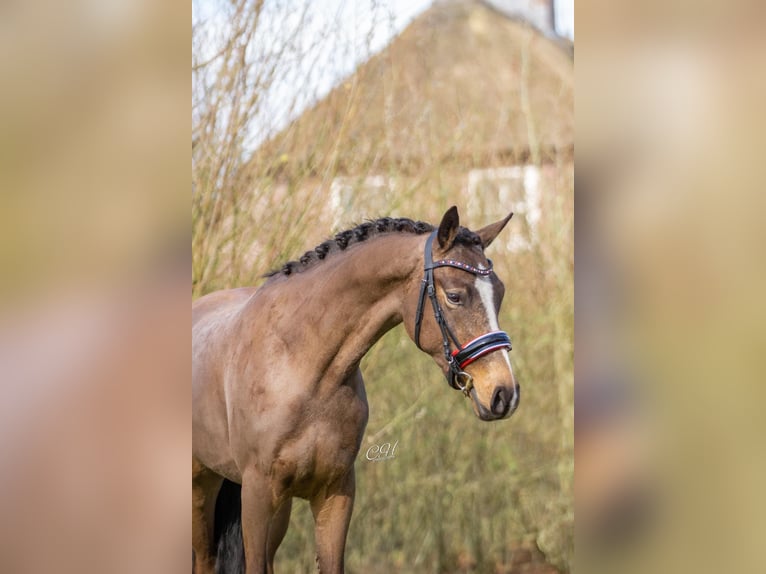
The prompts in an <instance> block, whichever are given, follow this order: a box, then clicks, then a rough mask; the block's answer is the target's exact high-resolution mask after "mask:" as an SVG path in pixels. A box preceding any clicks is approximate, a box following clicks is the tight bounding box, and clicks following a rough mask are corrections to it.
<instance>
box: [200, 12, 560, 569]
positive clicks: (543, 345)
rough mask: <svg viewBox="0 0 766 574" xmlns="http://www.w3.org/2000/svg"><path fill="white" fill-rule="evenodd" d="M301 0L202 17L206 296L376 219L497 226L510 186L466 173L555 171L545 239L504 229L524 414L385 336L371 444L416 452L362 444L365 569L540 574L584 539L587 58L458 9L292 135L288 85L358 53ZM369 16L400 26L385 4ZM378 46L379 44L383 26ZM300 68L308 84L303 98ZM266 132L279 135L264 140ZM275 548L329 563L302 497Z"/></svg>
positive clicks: (373, 65) (407, 41)
mask: <svg viewBox="0 0 766 574" xmlns="http://www.w3.org/2000/svg"><path fill="white" fill-rule="evenodd" d="M297 5H298V3H294V2H289V3H285V4H284V5H283V4H280V3H279V2H274V3H267V7H266V8H264V6H263V5H262V4H261V3H258V2H256V3H253V2H244V1H240V0H234V1H232V2H229V3H226V4H225V5H223V4H222V6H221V10H222V12H221V13H222V14H225V17H223V18H222V20H223V21H225V22H227V23H228V25H227V26H224V27H221V26H211V23H210V21H209V20H207V21H206V20H204V19H201V18H199V17H197V18H196V19H195V21H194V24H193V25H194V46H193V90H194V92H193V93H194V118H193V133H192V181H193V194H192V224H193V239H192V241H193V284H192V293H193V296H195V297H196V296H199V295H201V294H204V293H207V292H209V291H212V290H215V289H220V288H226V287H232V286H238V285H247V284H251V285H252V284H257V283H258V282H259V281H260V275H262V274H263V273H265V272H266V271H268V270H269V269H272V268H274V267H278V266H279V265H281V264H282V263H283V262H285V261H286V260H288V259H294V258H295V257H296V256H298V255H300V254H301V253H302V252H303V251H304V250H305V249H306V248H309V247H313V246H314V245H316V244H317V243H319V242H320V241H321V240H323V239H324V238H326V237H327V236H329V235H331V234H333V233H335V232H337V231H339V230H341V229H344V228H346V227H350V226H351V225H352V224H354V223H357V222H358V221H360V220H362V219H364V218H372V217H377V216H382V215H395V216H405V217H411V218H414V219H422V220H425V221H431V222H436V221H438V218H439V216H440V215H441V214H442V213H443V212H444V210H445V209H446V208H447V207H449V206H450V205H452V204H457V205H458V206H459V207H460V209H461V214H462V215H463V220H464V223H465V224H467V225H468V226H472V227H479V226H481V225H483V224H485V223H487V222H489V221H492V220H494V219H497V218H498V217H499V216H500V215H502V214H504V213H505V211H507V209H509V208H510V207H508V206H506V205H503V204H502V202H499V201H498V191H497V189H496V188H495V187H492V186H491V185H479V186H474V187H472V188H469V184H468V173H469V171H470V170H472V169H486V168H492V167H503V166H509V165H513V164H516V163H519V162H528V163H529V164H531V165H534V166H536V167H538V168H539V170H540V171H539V173H540V183H539V188H540V208H541V209H540V212H541V215H540V219H539V222H538V223H537V226H536V229H537V231H536V235H535V236H534V237H533V238H532V239H531V240H530V245H529V247H528V248H526V249H521V250H518V249H516V250H512V249H509V248H508V247H509V245H511V244H512V243H513V242H512V241H511V242H506V243H503V242H498V244H496V245H493V246H492V248H491V254H490V257H492V259H493V260H494V262H495V266H496V269H497V272H498V274H499V275H500V277H501V278H503V280H504V282H505V283H506V287H507V295H506V300H505V303H504V306H503V309H502V312H501V317H500V323H501V326H502V327H504V328H505V329H506V330H507V331H508V332H509V333H510V335H511V337H512V339H513V342H514V350H513V352H512V360H513V361H514V368H515V371H516V373H517V376H518V378H519V380H520V382H521V384H522V386H523V396H522V404H521V407H520V409H519V411H518V412H517V414H516V415H515V416H514V418H513V420H511V421H504V422H501V423H497V424H483V423H481V422H479V421H478V420H477V419H476V418H475V417H474V415H473V414H472V413H471V412H470V409H469V408H468V405H467V404H466V403H465V401H464V399H462V397H461V396H460V395H459V394H458V393H456V392H454V391H452V390H451V389H449V387H448V386H447V385H446V384H445V382H444V381H443V378H442V377H441V375H440V373H439V371H438V370H437V369H436V368H435V367H434V365H433V363H432V361H431V360H430V359H429V358H428V357H426V356H424V355H422V354H421V353H419V352H418V351H417V349H416V348H415V346H414V345H413V344H412V342H411V341H409V339H408V338H407V337H406V335H405V334H404V332H403V331H402V330H401V329H400V328H397V329H395V330H393V331H392V332H391V333H389V334H388V335H386V336H385V337H384V338H383V339H382V340H381V341H380V342H379V343H378V344H377V345H376V346H375V347H374V348H373V349H372V351H371V352H370V353H369V354H368V356H367V357H366V358H365V359H364V361H363V363H362V368H363V372H364V375H365V379H366V380H367V391H368V397H369V402H370V406H371V414H370V421H369V425H368V430H367V435H366V437H365V441H364V446H363V451H364V450H366V448H367V447H368V446H370V445H372V444H375V443H377V444H380V443H383V442H391V443H393V442H394V441H399V446H398V448H397V452H396V458H394V459H391V460H387V461H384V462H377V463H372V462H368V461H366V460H364V456H363V453H362V454H361V455H360V459H359V461H358V463H357V476H358V495H357V502H356V509H355V513H354V517H353V519H352V524H351V531H350V534H349V540H348V550H347V566H348V569H349V571H351V572H373V573H374V572H392V571H401V572H434V573H436V572H456V571H476V572H511V571H521V570H516V569H514V568H516V567H515V566H514V564H518V563H519V561H520V560H521V558H522V557H523V556H525V555H526V554H528V553H529V550H528V548H529V547H530V545H531V546H535V545H536V546H537V547H539V548H540V550H542V552H543V553H544V554H545V557H546V558H547V560H548V561H549V562H551V563H553V564H556V565H557V566H558V567H559V568H561V569H564V570H566V569H568V568H569V566H570V563H571V560H572V550H573V549H572V545H573V540H572V538H573V501H572V480H573V465H574V463H573V283H572V279H573V176H574V174H573V165H572V155H573V154H572V149H573V147H572V145H573V144H572V126H573V94H572V89H573V87H572V72H573V70H572V68H573V64H572V60H571V58H570V57H569V55H568V54H567V53H566V52H565V51H563V50H561V49H560V48H559V47H558V46H556V45H554V44H552V43H551V42H549V41H548V40H546V39H544V38H543V37H542V36H540V35H539V34H537V33H536V32H534V31H532V30H530V29H528V28H527V27H525V26H523V25H522V24H520V23H518V22H513V21H511V20H508V19H506V18H503V17H502V16H500V15H498V14H497V13H495V12H493V11H491V10H489V9H487V8H485V7H484V6H483V5H481V4H478V3H476V4H475V3H470V2H466V3H462V4H447V5H440V6H438V7H436V8H432V9H431V10H429V11H428V12H427V13H426V14H424V15H423V16H421V17H420V18H418V19H417V20H416V21H415V22H414V23H413V24H412V25H410V26H409V27H408V28H407V29H406V30H405V31H404V32H403V33H402V34H401V35H400V36H399V37H398V38H397V39H396V40H395V41H394V42H393V43H392V44H391V45H390V46H389V47H387V48H386V49H385V50H383V51H382V52H381V53H379V54H377V55H375V56H373V57H372V58H371V59H369V61H368V62H367V63H366V64H364V65H362V66H360V68H359V69H358V70H357V71H356V73H355V74H353V75H352V76H350V77H349V78H347V79H346V80H345V81H344V82H342V83H340V84H339V85H338V86H337V87H336V88H335V89H333V90H332V91H331V92H330V94H329V95H328V96H327V97H326V98H323V99H321V101H319V102H318V103H316V104H314V105H312V106H311V107H310V108H309V110H308V111H307V112H306V113H304V114H303V115H302V116H300V118H298V119H296V120H295V121H293V122H292V123H290V124H289V125H288V126H287V127H286V128H284V129H279V127H280V126H278V125H275V123H274V120H273V115H272V111H273V110H274V109H275V108H274V99H275V93H276V94H277V97H278V99H280V100H281V104H280V105H281V108H280V109H282V110H288V113H289V110H290V109H298V108H299V107H300V106H301V105H302V103H304V102H306V101H311V99H312V96H311V95H313V94H316V90H317V85H318V84H317V82H316V78H317V77H319V76H321V75H322V73H326V74H330V73H331V71H330V70H328V69H323V68H322V64H323V60H322V58H321V57H320V56H319V55H318V54H322V53H326V50H327V49H328V46H329V47H330V48H331V49H332V50H344V49H345V50H357V51H358V49H359V46H355V47H353V46H352V47H350V45H349V42H348V40H347V39H345V38H343V37H341V36H340V35H339V34H338V33H335V31H336V30H337V26H336V24H337V23H333V21H332V19H325V20H321V21H320V19H317V18H315V15H313V14H312V9H311V7H310V5H311V3H306V5H305V6H304V7H303V8H299V9H298V10H297V11H296V8H295V6H297ZM370 11H371V12H373V13H375V14H377V15H378V16H377V17H378V18H379V19H385V12H384V11H382V10H381V9H380V6H379V5H378V3H371V5H370ZM265 23H268V27H269V31H267V32H263V31H262V28H263V27H264V25H265ZM322 26H326V28H322ZM306 29H312V30H320V33H319V34H311V37H316V38H319V39H318V40H316V41H314V42H310V41H307V40H306V39H305V38H304V36H305V34H303V35H302V34H301V30H306ZM215 30H217V32H218V33H219V34H218V36H217V37H216V36H215V35H213V31H215ZM275 30H278V31H279V32H278V33H277V32H275ZM361 36H362V37H365V35H364V34H362V35H361ZM365 42H366V43H365V44H364V46H363V48H364V47H365V46H366V48H368V49H369V36H368V37H367V40H365ZM211 46H214V48H211ZM296 62H310V63H311V65H309V66H305V65H304V66H301V65H296ZM328 66H329V65H328ZM285 83H289V84H292V85H294V86H304V87H305V89H299V90H293V91H292V92H289V93H288V92H285V91H284V90H283V89H282V88H281V87H280V86H284V85H285ZM296 92H300V95H288V96H285V94H286V93H288V94H295V93H296ZM307 94H311V95H308V96H307ZM253 142H263V143H262V144H261V145H259V146H258V148H257V149H256V150H255V151H254V153H251V150H252V148H253V147H255V146H254V145H253ZM511 207H512V206H511ZM527 223H528V221H525V219H524V218H523V217H521V218H515V219H514V220H513V221H512V223H511V225H510V227H509V230H508V231H506V233H508V234H509V235H508V237H509V238H512V237H513V235H514V234H525V233H527ZM277 563H278V566H280V570H281V571H286V572H309V571H312V570H313V568H314V557H313V527H312V525H311V517H310V512H309V511H308V509H307V507H306V506H305V505H303V504H296V505H295V510H294V511H293V517H292V525H291V529H290V531H289V532H288V535H287V538H286V539H285V542H284V543H283V546H282V548H281V549H280V551H279V553H278V555H277ZM539 571H541V572H542V571H544V570H539Z"/></svg>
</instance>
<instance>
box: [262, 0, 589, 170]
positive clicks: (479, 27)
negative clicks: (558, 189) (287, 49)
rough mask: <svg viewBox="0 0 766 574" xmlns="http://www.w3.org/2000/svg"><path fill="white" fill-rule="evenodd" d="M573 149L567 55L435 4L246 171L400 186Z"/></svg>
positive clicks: (511, 27)
mask: <svg viewBox="0 0 766 574" xmlns="http://www.w3.org/2000/svg"><path fill="white" fill-rule="evenodd" d="M573 142H574V62H573V58H572V53H571V50H570V49H568V48H567V46H565V45H562V43H561V42H559V41H556V40H555V39H551V38H549V37H546V36H545V35H543V34H542V33H540V32H539V31H537V30H536V29H535V28H533V27H532V26H530V25H528V24H526V23H524V22H523V21H520V20H518V19H512V18H509V17H507V16H504V15H503V14H502V13H500V12H498V11H497V10H495V9H493V8H491V7H489V6H487V5H486V4H484V3H482V2H479V1H464V2H439V3H436V4H434V5H433V6H432V7H431V8H429V9H428V10H427V11H425V12H424V13H423V14H422V15H421V16H420V17H418V18H416V19H415V20H414V21H413V22H412V23H411V24H410V25H409V26H408V27H407V28H406V29H405V30H404V31H403V32H402V33H401V34H400V35H399V36H397V37H396V38H395V39H394V40H393V41H392V42H391V43H390V44H389V45H388V46H387V47H386V48H385V49H384V50H383V51H382V52H380V53H379V54H377V55H375V56H373V57H372V58H371V59H370V60H368V61H367V62H365V63H364V64H362V65H361V66H359V68H357V70H356V71H355V72H354V73H353V74H352V75H351V76H350V77H349V78H347V79H346V80H345V81H343V82H341V83H340V84H339V85H338V86H336V87H335V88H334V89H333V90H332V91H331V92H330V93H329V94H328V95H327V97H325V98H324V99H323V100H321V101H320V102H318V103H317V104H316V105H315V106H313V107H311V108H309V109H308V110H307V111H306V112H304V113H303V114H302V115H301V116H300V117H299V118H297V119H296V120H294V121H293V122H292V123H291V124H290V125H289V126H288V127H287V128H286V129H285V130H283V131H282V132H281V133H279V134H277V135H276V136H275V137H274V138H272V139H271V140H269V141H267V142H266V143H265V144H264V145H263V146H261V148H260V149H259V150H258V151H256V153H255V154H254V157H253V162H257V163H258V164H259V167H260V168H261V169H259V170H258V171H259V172H260V173H263V168H264V167H267V169H268V170H269V171H278V172H282V173H288V174H289V173H290V172H292V171H294V170H296V173H297V172H300V173H303V174H306V173H307V172H308V173H323V172H326V171H328V170H329V171H332V172H333V173H336V174H341V175H343V174H359V173H371V172H383V173H386V172H387V171H389V170H392V169H395V170H396V171H397V172H398V173H403V174H406V173H414V172H418V171H420V170H422V169H423V167H424V166H430V165H434V164H440V165H444V164H448V163H449V164H458V165H461V166H464V167H466V168H471V167H477V166H484V165H497V164H498V163H503V164H509V163H524V162H533V163H538V162H546V161H552V160H554V159H555V158H557V157H560V156H561V155H562V154H565V155H567V156H569V157H571V155H572V153H573V146H574V143H573ZM264 162H265V164H264Z"/></svg>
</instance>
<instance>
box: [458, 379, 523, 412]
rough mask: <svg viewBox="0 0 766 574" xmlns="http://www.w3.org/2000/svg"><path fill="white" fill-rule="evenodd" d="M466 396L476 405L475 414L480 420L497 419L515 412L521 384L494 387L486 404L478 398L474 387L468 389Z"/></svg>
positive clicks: (519, 398)
mask: <svg viewBox="0 0 766 574" xmlns="http://www.w3.org/2000/svg"><path fill="white" fill-rule="evenodd" d="M468 396H470V397H471V399H472V400H473V404H474V405H475V406H476V409H475V411H476V414H477V416H478V417H479V418H480V419H481V420H483V421H497V420H501V419H505V418H508V417H510V416H511V415H512V414H513V413H514V412H516V409H517V408H518V407H519V402H520V400H521V386H519V385H518V384H515V385H513V386H510V387H506V386H498V387H495V390H494V391H493V392H492V398H491V400H490V402H489V405H488V406H485V405H484V404H482V402H481V401H480V400H479V397H478V395H477V394H476V388H475V387H472V388H471V389H470V391H469V395H468Z"/></svg>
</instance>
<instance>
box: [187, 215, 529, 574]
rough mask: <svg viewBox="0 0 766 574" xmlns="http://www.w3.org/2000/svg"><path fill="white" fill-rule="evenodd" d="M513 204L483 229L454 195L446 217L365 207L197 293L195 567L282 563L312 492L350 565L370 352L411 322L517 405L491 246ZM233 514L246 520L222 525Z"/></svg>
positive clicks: (328, 534) (332, 555)
mask: <svg viewBox="0 0 766 574" xmlns="http://www.w3.org/2000/svg"><path fill="white" fill-rule="evenodd" d="M512 215H513V214H512V213H511V214H510V215H508V216H507V217H506V218H504V219H502V220H500V221H498V222H496V223H493V224H491V225H488V226H486V227H484V228H482V229H480V230H478V231H476V232H473V231H470V230H468V229H466V228H464V227H461V226H460V222H459V216H458V211H457V208H456V207H454V206H453V207H451V208H450V209H449V210H447V212H446V213H445V214H444V216H443V218H442V220H441V223H440V224H439V226H438V228H434V227H433V226H431V225H429V224H427V223H423V222H416V221H412V220H409V219H394V218H383V219H378V220H375V221H368V222H366V223H363V224H361V225H359V226H357V227H355V228H354V229H351V230H348V231H344V232H341V233H339V234H338V235H336V236H335V238H334V240H330V241H326V242H324V243H322V244H321V245H319V246H318V247H317V248H316V249H314V250H313V251H309V252H307V253H306V254H305V255H304V256H303V257H301V258H300V260H299V261H293V262H289V263H287V264H285V265H284V267H282V268H281V269H280V270H279V271H275V272H272V273H270V274H269V275H268V277H269V278H268V279H267V280H266V282H265V283H264V284H263V285H262V286H261V287H259V288H257V289H256V288H239V289H231V290H224V291H217V292H214V293H210V294H208V295H206V296H204V297H201V298H199V299H198V300H196V301H195V302H194V303H193V304H192V437H193V438H192V440H193V448H192V549H193V568H194V572H196V573H198V574H202V573H210V572H215V571H219V572H220V571H232V570H231V567H233V571H238V572H240V571H242V569H243V567H244V570H245V571H246V572H247V573H248V574H263V573H269V574H271V573H272V572H273V561H274V554H275V553H276V551H277V548H278V546H279V544H280V543H281V541H282V539H283V537H284V535H285V532H286V531H287V526H288V522H289V519H290V510H291V504H292V498H293V497H299V498H304V499H307V500H308V501H309V503H310V506H311V511H312V513H313V516H314V522H315V540H316V558H317V564H318V566H319V570H320V571H321V572H334V573H337V572H343V569H344V562H343V555H344V549H345V544H346V534H347V531H348V525H349V521H350V519H351V512H352V507H353V504H354V491H355V486H354V484H355V479H354V460H355V459H356V456H357V454H358V452H359V449H360V446H361V441H362V436H363V434H364V430H365V427H366V425H367V415H368V407H367V397H366V394H365V388H364V381H363V380H362V374H361V372H360V370H359V363H360V361H361V360H362V357H363V356H364V355H365V353H367V351H368V350H369V349H370V347H371V346H372V345H373V344H374V343H375V342H376V341H377V340H378V339H379V338H380V337H381V336H382V335H383V334H384V333H386V332H387V331H389V330H390V329H392V328H393V327H395V326H396V325H398V324H399V323H404V327H405V329H406V331H407V333H408V334H409V336H410V337H411V338H412V339H413V341H414V342H415V343H416V345H417V346H418V347H419V348H420V349H421V350H422V351H424V352H425V353H427V354H429V355H431V357H433V359H434V361H436V364H437V365H438V366H439V368H441V370H442V371H443V373H444V374H445V376H446V378H447V382H448V383H449V384H450V386H452V387H453V388H455V389H458V390H460V391H461V392H462V393H463V394H464V395H465V396H466V397H469V398H470V399H471V401H470V402H471V406H472V408H473V411H474V413H475V414H476V415H477V416H478V418H479V419H481V420H483V421H492V420H499V419H503V418H507V417H509V416H510V415H511V414H513V412H514V411H515V410H516V408H517V406H518V404H519V396H520V389H519V386H518V384H517V383H516V381H515V379H514V375H513V370H512V368H511V362H510V358H509V353H508V351H509V350H510V349H511V341H510V339H509V337H508V335H507V334H506V333H504V332H503V331H500V329H499V327H498V323H497V313H498V310H499V308H500V303H501V301H502V299H503V295H504V292H505V288H504V286H503V283H502V282H501V281H500V279H499V278H498V277H497V275H496V274H495V273H494V272H493V271H492V263H491V261H490V260H489V259H487V258H486V257H485V255H484V249H486V248H487V247H488V246H489V245H490V243H492V241H493V240H494V239H495V237H497V235H498V233H500V231H501V230H502V229H503V228H504V227H505V225H506V223H508V221H509V220H510V218H511V216H512ZM426 299H428V300H429V302H430V304H427V303H426ZM429 307H430V309H429ZM461 342H463V343H462V344H461ZM453 345H454V347H453ZM222 485H223V486H224V488H223V489H222ZM239 485H241V486H239ZM227 489H228V490H227ZM219 491H221V492H220V496H219ZM224 491H225V492H224ZM232 493H233V494H232ZM217 500H218V503H217V504H216V501H217ZM216 506H218V508H216ZM226 507H228V509H227V508H226ZM226 512H229V513H230V514H229V518H228V519H226V518H222V517H225V516H226V514H225V513H226ZM232 512H233V514H231V513H232ZM232 517H233V518H232ZM226 520H228V521H229V523H231V524H233V525H234V526H241V533H240V531H239V530H237V529H232V530H231V531H227V532H228V534H227V532H224V533H221V532H217V530H220V529H221V528H220V526H221V525H225V523H226ZM217 523H220V524H217ZM227 536H228V541H227ZM227 544H229V545H231V544H233V546H229V548H230V549H233V550H234V551H233V552H227V550H226V548H227V546H226V545H227ZM217 555H218V559H217V558H216V557H217ZM232 559H233V562H232V563H227V562H228V561H230V560H232ZM237 559H239V563H238V564H237V563H236V562H237ZM242 561H244V564H242ZM216 569H217V570H216Z"/></svg>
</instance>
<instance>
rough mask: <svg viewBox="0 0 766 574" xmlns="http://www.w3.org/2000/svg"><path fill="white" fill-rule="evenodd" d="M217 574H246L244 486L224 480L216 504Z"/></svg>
mask: <svg viewBox="0 0 766 574" xmlns="http://www.w3.org/2000/svg"><path fill="white" fill-rule="evenodd" d="M214 531H215V534H214V539H215V543H216V547H217V555H216V565H215V572H216V574H244V572H245V545H244V543H243V542H242V486H241V485H239V484H237V483H236V482H231V481H230V480H224V481H223V484H222V485H221V490H220V491H219V493H218V498H217V499H216V503H215V530H214Z"/></svg>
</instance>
